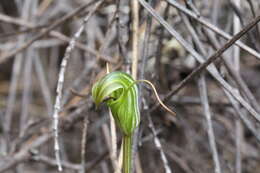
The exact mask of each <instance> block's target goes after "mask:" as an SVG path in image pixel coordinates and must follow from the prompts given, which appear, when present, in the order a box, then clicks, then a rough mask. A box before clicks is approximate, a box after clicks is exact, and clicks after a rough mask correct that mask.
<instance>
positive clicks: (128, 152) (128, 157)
mask: <svg viewBox="0 0 260 173" xmlns="http://www.w3.org/2000/svg"><path fill="white" fill-rule="evenodd" d="M131 161H132V135H128V136H127V135H124V137H123V173H131Z"/></svg>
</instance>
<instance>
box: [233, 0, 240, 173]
mask: <svg viewBox="0 0 260 173" xmlns="http://www.w3.org/2000/svg"><path fill="white" fill-rule="evenodd" d="M233 3H234V5H235V6H236V7H237V8H240V5H241V1H240V0H233ZM233 17H234V19H233V32H234V34H236V33H238V32H239V31H240V29H241V24H240V21H239V17H238V16H237V15H236V14H234V16H233ZM231 60H232V62H231V63H232V64H234V66H233V67H234V69H235V71H236V72H237V73H239V69H240V48H239V47H238V46H234V48H233V57H232V59H231ZM237 104H238V103H237ZM238 107H239V106H238ZM235 125H236V139H235V142H236V173H241V172H242V166H241V165H242V160H241V143H242V124H241V121H240V120H239V118H236V122H235Z"/></svg>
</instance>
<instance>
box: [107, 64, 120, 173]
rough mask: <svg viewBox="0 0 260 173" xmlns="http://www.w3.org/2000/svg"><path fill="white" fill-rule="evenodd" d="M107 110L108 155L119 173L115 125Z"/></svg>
mask: <svg viewBox="0 0 260 173" xmlns="http://www.w3.org/2000/svg"><path fill="white" fill-rule="evenodd" d="M106 68H107V74H108V73H110V68H109V64H108V63H107V64H106ZM108 109H109V110H108V111H109V119H110V135H111V150H110V151H111V153H110V157H111V161H112V164H113V167H114V170H115V172H120V167H119V166H118V161H117V142H116V141H117V137H116V125H115V120H114V118H113V116H112V112H111V110H110V108H108Z"/></svg>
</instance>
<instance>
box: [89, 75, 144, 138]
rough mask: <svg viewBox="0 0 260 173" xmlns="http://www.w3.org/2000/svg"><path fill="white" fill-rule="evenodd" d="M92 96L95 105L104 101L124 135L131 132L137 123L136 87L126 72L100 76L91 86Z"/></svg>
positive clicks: (138, 120)
mask: <svg viewBox="0 0 260 173" xmlns="http://www.w3.org/2000/svg"><path fill="white" fill-rule="evenodd" d="M92 97H93V99H94V102H95V104H96V106H99V105H100V104H101V103H102V102H106V104H107V105H108V107H109V108H110V109H111V112H112V115H113V117H114V119H115V122H116V124H117V126H118V127H119V128H120V129H121V130H122V131H123V133H124V134H125V135H130V134H132V133H133V131H134V130H135V128H136V127H137V126H138V125H139V123H140V113H139V108H138V89H137V86H136V82H135V80H134V79H133V78H132V77H131V76H130V75H128V74H127V73H123V72H119V71H115V72H112V73H109V74H107V75H106V76H104V77H103V78H101V79H100V80H99V81H97V82H96V83H95V84H94V86H93V88H92Z"/></svg>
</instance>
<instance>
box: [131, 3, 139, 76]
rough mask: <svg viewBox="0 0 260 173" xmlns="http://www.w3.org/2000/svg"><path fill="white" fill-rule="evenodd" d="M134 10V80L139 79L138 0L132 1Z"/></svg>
mask: <svg viewBox="0 0 260 173" xmlns="http://www.w3.org/2000/svg"><path fill="white" fill-rule="evenodd" d="M131 9H132V37H133V38H132V39H133V43H132V76H133V78H134V79H136V78H137V69H138V54H139V50H138V25H139V3H138V0H132V1H131Z"/></svg>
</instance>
